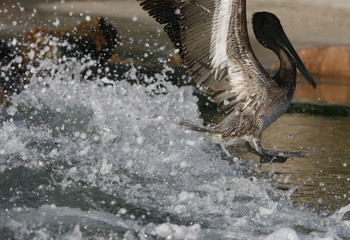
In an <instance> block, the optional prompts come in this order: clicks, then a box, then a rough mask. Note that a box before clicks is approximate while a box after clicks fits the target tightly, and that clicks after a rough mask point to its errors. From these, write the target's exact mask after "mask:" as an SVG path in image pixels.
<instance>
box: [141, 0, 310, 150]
mask: <svg viewBox="0 0 350 240" xmlns="http://www.w3.org/2000/svg"><path fill="white" fill-rule="evenodd" d="M138 1H139V2H140V5H141V6H142V7H143V8H144V10H146V11H148V12H149V14H150V15H151V16H153V17H154V18H155V19H156V20H157V21H158V22H159V23H161V24H166V25H165V28H164V29H165V31H166V33H167V34H168V35H169V37H170V39H171V40H172V41H173V42H174V44H175V46H176V47H177V48H178V49H179V50H180V55H181V57H182V59H183V62H184V65H185V66H186V67H187V70H188V72H189V74H190V75H191V77H192V78H193V80H194V81H195V82H196V83H197V86H198V88H199V90H200V91H202V92H204V93H208V94H209V95H211V101H213V102H216V103H217V104H218V107H217V109H218V111H220V112H224V113H226V117H225V118H224V119H223V120H222V121H221V122H220V123H218V124H217V125H214V126H212V127H207V126H200V125H196V124H194V123H190V122H182V123H181V125H183V126H185V127H187V128H188V129H191V130H195V131H198V132H201V133H204V134H205V135H206V136H207V137H208V138H210V139H211V140H212V141H214V142H216V143H219V144H223V145H232V144H236V143H241V142H245V143H250V145H251V146H253V150H254V152H255V153H257V154H258V155H261V156H262V155H264V154H267V152H266V151H264V150H263V149H262V147H261V143H260V141H261V135H262V132H263V131H264V130H265V129H266V128H267V127H268V126H270V125H271V123H273V122H274V121H275V120H276V119H277V118H279V117H280V116H281V115H282V114H283V113H284V112H285V111H286V110H287V108H288V106H289V105H290V103H291V100H292V98H293V94H294V90H295V87H296V68H298V69H299V70H300V71H301V73H302V74H303V75H304V76H305V78H306V80H308V81H309V83H310V84H311V85H312V86H313V87H315V86H316V84H315V82H314V81H313V79H312V77H311V76H310V74H309V73H308V71H307V70H306V68H305V67H304V65H303V63H302V62H301V60H300V58H299V57H298V55H297V54H296V52H295V50H294V48H293V46H292V45H291V43H290V42H289V40H288V38H287V36H286V35H285V33H284V31H283V28H282V26H281V24H280V21H279V20H278V18H277V17H276V16H275V15H273V14H272V13H268V12H258V13H255V14H254V15H253V30H254V33H255V36H256V37H257V40H258V41H259V42H260V43H261V44H262V45H263V46H264V47H266V48H269V49H270V50H272V51H273V52H274V53H275V54H276V55H277V56H278V58H279V60H280V68H279V70H278V71H277V72H276V74H275V75H274V76H270V75H269V74H268V73H267V71H266V70H265V69H264V68H263V67H262V65H261V64H260V62H259V61H258V59H257V58H256V56H255V54H254V52H253V51H252V48H251V45H250V41H249V36H248V31H247V20H246V2H245V0H138Z"/></svg>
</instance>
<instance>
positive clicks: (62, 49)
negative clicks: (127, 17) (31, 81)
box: [22, 18, 120, 64]
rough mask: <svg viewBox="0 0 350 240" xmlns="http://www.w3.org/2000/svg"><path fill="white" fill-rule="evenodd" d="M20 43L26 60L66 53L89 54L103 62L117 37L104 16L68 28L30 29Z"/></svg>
mask: <svg viewBox="0 0 350 240" xmlns="http://www.w3.org/2000/svg"><path fill="white" fill-rule="evenodd" d="M22 42H23V46H22V54H23V58H24V62H25V63H30V62H33V61H34V60H36V61H37V60H42V59H45V58H53V57H57V56H66V57H77V58H83V57H88V58H90V59H93V60H96V61H98V62H99V63H102V64H103V63H105V62H106V61H107V60H108V59H110V57H111V56H112V55H113V52H114V50H115V48H116V47H117V46H118V45H119V43H120V37H119V35H118V33H117V30H116V29H115V28H114V27H113V26H112V25H111V24H109V23H107V22H106V20H105V19H104V18H92V19H91V20H90V21H85V22H82V23H81V24H79V25H77V26H76V27H73V28H69V29H60V30H55V31H52V30H48V29H42V28H31V29H30V30H29V32H27V33H26V34H25V35H24V37H23V40H22Z"/></svg>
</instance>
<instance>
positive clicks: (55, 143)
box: [0, 67, 350, 239]
mask: <svg viewBox="0 0 350 240" xmlns="http://www.w3.org/2000/svg"><path fill="white" fill-rule="evenodd" d="M57 68H58V69H56V70H57V72H56V73H55V75H54V77H45V78H44V79H43V80H41V81H40V82H39V81H37V82H35V80H36V79H33V82H32V84H31V85H30V86H29V88H28V89H27V90H26V91H24V92H22V93H21V94H20V95H18V96H16V97H14V99H13V106H11V107H10V108H9V109H8V110H6V112H4V113H3V114H2V115H3V116H2V124H1V127H0V132H1V138H0V149H1V152H0V154H1V158H0V171H1V173H2V174H6V173H8V172H10V171H11V170H13V169H19V168H25V169H26V171H28V172H35V171H40V170H43V171H44V172H48V173H47V174H48V176H50V177H49V178H50V179H49V180H48V181H49V182H50V186H45V184H41V185H39V184H38V186H36V185H35V186H33V188H34V189H35V191H38V189H44V190H43V191H44V195H45V194H48V195H49V194H51V191H53V190H52V188H54V189H61V191H62V192H63V193H64V192H65V191H68V189H70V187H72V186H74V187H77V188H79V187H80V188H81V191H82V192H83V194H82V195H81V196H80V195H79V196H80V197H81V198H82V199H86V198H87V199H90V200H89V201H88V202H89V203H90V205H89V208H90V211H88V209H85V210H83V209H84V205H83V204H82V203H80V201H82V200H73V203H72V202H69V201H68V202H64V201H63V203H62V202H60V201H59V200H61V199H59V197H56V198H54V199H51V200H50V201H51V202H50V201H48V202H47V203H37V205H38V206H37V207H35V206H36V204H35V202H32V204H24V206H21V207H20V208H19V206H17V207H14V206H12V205H11V204H10V203H11V202H12V203H13V202H16V201H17V200H16V199H18V198H20V196H21V194H20V193H17V192H13V193H10V194H13V197H10V198H9V199H10V203H9V204H10V205H9V206H10V207H6V206H5V205H3V204H2V207H1V209H0V216H1V217H0V229H2V230H4V232H10V233H11V234H12V235H11V236H14V237H16V238H18V239H26V238H32V237H36V238H37V239H48V238H50V237H51V238H63V239H64V238H65V239H71V238H74V239H81V238H84V237H88V236H90V237H91V236H93V237H101V236H102V237H104V238H108V237H111V238H117V237H119V238H122V237H124V238H125V239H142V238H145V236H158V237H161V238H168V239H265V238H266V239H276V236H278V239H317V238H326V237H333V238H334V239H337V238H338V237H341V236H349V235H350V230H349V228H348V225H347V221H344V220H342V216H343V214H344V213H345V212H346V211H343V212H339V214H338V215H336V214H335V215H334V216H332V217H329V218H328V217H321V216H317V215H315V214H312V213H310V212H308V211H307V210H303V211H302V210H298V209H294V208H293V207H291V204H290V202H289V200H288V198H286V197H284V195H283V194H282V193H280V192H278V191H277V190H275V189H274V188H273V187H272V186H271V185H270V184H269V183H268V182H267V181H266V180H263V179H262V180H259V179H256V178H249V177H247V176H246V175H247V174H248V173H249V171H250V169H249V168H248V167H246V166H243V165H240V164H239V161H238V163H235V164H233V165H230V164H229V163H228V162H227V161H225V160H222V158H221V154H220V152H219V151H220V150H219V148H217V146H216V145H215V144H213V143H211V142H209V141H207V140H206V139H203V138H201V137H200V136H199V135H197V134H196V133H194V132H191V131H186V130H184V129H183V128H181V127H180V126H179V125H178V122H179V121H180V120H182V119H188V120H191V121H199V119H200V114H199V111H198V108H197V105H196V98H195V97H194V96H193V95H192V93H193V89H192V88H191V87H180V88H178V87H176V86H173V85H171V84H170V83H166V82H164V81H160V82H157V83H155V84H153V85H148V86H141V85H136V84H134V85H132V84H130V83H128V82H126V81H120V82H116V83H115V84H114V85H110V86H106V87H101V86H100V85H101V84H99V83H98V82H99V81H98V80H97V81H96V82H80V81H78V80H77V79H75V78H72V77H71V76H72V72H71V71H70V70H67V69H64V68H60V67H57ZM53 72H54V71H53ZM73 75H74V74H73ZM160 87H163V88H166V90H167V91H166V94H164V93H162V94H157V93H155V89H159V88H160ZM57 109H59V111H57ZM50 174H51V175H50ZM18 177H20V176H18ZM36 177H39V176H36ZM14 181H17V180H16V179H14ZM33 184H35V183H33ZM51 185H54V186H51ZM84 186H85V187H84ZM45 188H47V190H45ZM90 188H94V189H97V191H99V192H101V193H103V194H106V196H109V197H110V198H112V199H114V198H115V199H119V200H121V201H123V202H125V203H127V205H126V206H120V207H121V208H120V209H119V210H118V212H117V213H116V212H115V211H113V207H114V206H118V203H117V200H112V201H111V202H110V203H106V204H107V205H108V206H109V208H105V209H101V208H99V207H94V206H99V204H100V200H99V198H98V196H93V197H91V198H89V197H87V196H88V195H89V191H90V190H89V189H90ZM33 191H34V190H33ZM45 191H46V192H45ZM67 195H68V196H69V192H68V194H67ZM24 199H25V197H24ZM56 201H57V202H60V203H61V206H56V205H48V204H51V203H52V204H55V202H56ZM74 201H76V202H74ZM16 203H17V202H16ZM20 203H21V202H20V201H19V202H18V203H17V205H20ZM62 204H63V205H62ZM79 204H81V205H79ZM25 205H30V206H33V205H34V207H25ZM77 205H78V207H81V208H82V209H78V208H76V207H74V206H77ZM130 206H132V207H130ZM133 208H137V209H142V210H144V211H145V215H147V216H148V214H149V215H150V216H153V217H152V218H149V219H148V220H144V219H145V218H146V219H147V216H144V215H142V216H137V215H136V216H135V214H134V213H133ZM93 209H95V210H93ZM155 219H156V220H155ZM303 229H307V231H304V230H303ZM288 236H291V237H292V238H288Z"/></svg>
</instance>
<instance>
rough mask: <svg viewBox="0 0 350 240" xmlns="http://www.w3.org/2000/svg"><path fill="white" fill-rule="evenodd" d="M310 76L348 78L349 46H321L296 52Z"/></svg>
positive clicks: (349, 64) (349, 67) (349, 65)
mask: <svg viewBox="0 0 350 240" xmlns="http://www.w3.org/2000/svg"><path fill="white" fill-rule="evenodd" d="M298 54H299V56H300V58H301V59H302V61H303V62H304V64H305V66H306V68H307V69H308V70H309V72H310V73H311V74H315V75H321V76H336V77H350V46H323V47H312V48H305V49H302V50H300V51H298Z"/></svg>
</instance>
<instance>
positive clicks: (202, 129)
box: [179, 121, 214, 133]
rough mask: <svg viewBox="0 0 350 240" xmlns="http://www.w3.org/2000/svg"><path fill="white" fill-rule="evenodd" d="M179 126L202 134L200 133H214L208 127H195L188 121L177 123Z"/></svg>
mask: <svg viewBox="0 0 350 240" xmlns="http://www.w3.org/2000/svg"><path fill="white" fill-rule="evenodd" d="M179 125H180V126H183V127H185V128H187V129H189V130H193V131H197V132H202V133H214V130H213V129H212V128H210V127H205V126H200V125H196V124H195V123H192V122H190V121H181V122H180V123H179Z"/></svg>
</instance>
